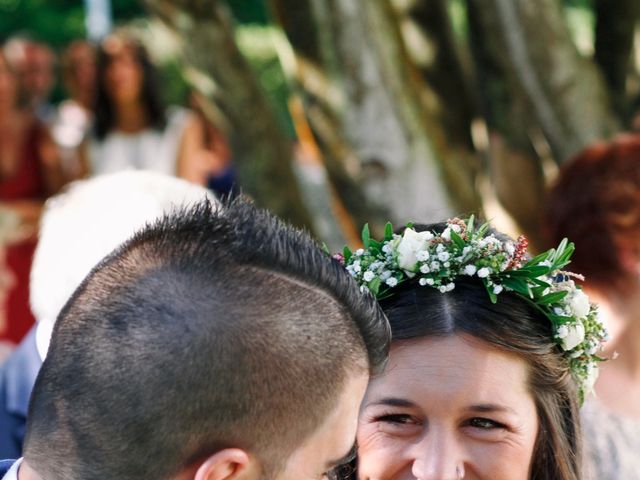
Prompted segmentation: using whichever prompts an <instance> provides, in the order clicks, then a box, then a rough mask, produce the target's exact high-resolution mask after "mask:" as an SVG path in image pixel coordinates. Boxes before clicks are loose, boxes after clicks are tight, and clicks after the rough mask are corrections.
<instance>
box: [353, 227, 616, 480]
mask: <svg viewBox="0 0 640 480" xmlns="http://www.w3.org/2000/svg"><path fill="white" fill-rule="evenodd" d="M471 223H472V222H471ZM469 225H470V223H469V222H467V223H466V224H465V223H463V222H462V221H458V222H457V223H455V222H454V223H452V222H450V223H449V225H447V224H438V225H430V226H415V227H413V228H412V229H409V228H408V229H406V230H405V231H404V235H403V236H402V237H401V236H399V235H395V236H392V235H390V233H389V234H388V235H387V237H388V238H387V239H386V240H385V241H384V242H380V243H378V242H375V241H370V242H371V245H373V247H372V248H373V250H374V251H376V252H377V250H376V249H379V250H380V252H381V253H380V254H379V255H378V254H377V253H376V254H375V259H373V260H372V262H369V260H368V259H369V257H368V255H369V254H370V252H371V251H372V249H371V248H368V249H365V250H362V251H358V252H355V253H354V254H353V255H352V258H347V259H345V261H346V264H347V269H348V270H349V271H350V272H351V273H352V275H354V276H355V277H356V278H357V279H360V278H361V277H362V280H361V284H362V285H363V286H365V287H367V288H369V289H371V290H372V291H373V292H374V293H376V294H377V296H378V298H379V301H380V305H381V306H382V308H383V310H384V312H385V313H386V315H387V317H388V319H389V323H390V325H391V330H392V337H393V341H392V349H391V355H390V360H389V363H388V365H387V367H386V370H385V371H384V372H383V373H382V374H381V375H378V376H377V377H374V378H373V379H372V380H371V382H370V384H369V387H368V390H367V393H366V396H365V399H364V402H363V404H362V407H361V414H360V420H359V426H358V434H357V443H358V462H357V478H358V479H361V480H414V479H417V480H455V479H461V478H464V479H466V480H534V479H554V480H578V479H580V478H581V472H580V461H579V458H580V448H581V444H580V431H579V416H578V405H579V397H580V395H581V394H582V393H587V392H588V390H589V388H590V386H592V381H593V378H594V376H595V374H594V375H592V376H589V375H587V376H581V372H582V373H584V372H592V369H593V368H594V367H592V366H591V363H589V362H590V357H589V355H590V354H589V353H588V352H586V350H584V351H583V347H584V345H583V343H582V342H585V341H589V340H588V338H589V333H588V331H589V330H590V329H591V327H592V325H591V324H590V323H589V322H590V320H589V318H590V317H589V315H590V313H589V312H590V311H591V309H592V308H593V307H590V306H589V304H588V303H587V308H584V309H582V310H580V309H578V308H576V309H574V310H575V311H571V310H569V307H566V309H565V310H563V315H564V316H563V320H562V322H564V323H562V324H560V325H558V324H555V323H554V321H556V320H557V319H556V318H555V317H554V315H555V313H554V312H559V310H555V309H558V308H565V307H554V309H551V313H549V311H548V310H545V308H544V306H543V305H542V304H543V302H551V301H557V300H559V299H560V300H561V301H565V302H569V299H572V298H573V296H579V294H577V293H576V292H579V290H575V288H576V287H575V285H574V284H572V287H571V288H572V289H573V290H571V291H568V293H567V294H554V293H551V295H554V296H548V295H549V290H551V291H552V292H553V289H554V288H556V287H557V285H556V284H555V282H556V281H558V280H557V279H558V278H559V275H560V273H561V274H562V275H569V274H567V273H566V272H562V271H560V270H559V269H557V268H556V267H557V265H556V264H555V263H554V262H556V261H557V260H558V258H560V257H562V254H561V253H558V251H562V249H561V248H559V249H558V251H556V252H555V253H552V254H550V255H548V257H547V258H546V259H542V260H540V259H536V260H534V261H533V262H534V263H536V264H538V263H540V264H541V265H542V266H546V267H545V268H547V269H548V272H546V273H544V276H539V277H537V280H536V281H542V280H540V279H544V282H543V283H545V282H548V283H545V285H546V286H545V288H543V289H542V290H545V289H546V290H545V291H544V293H540V292H542V290H541V291H540V292H537V293H536V295H537V294H538V293H539V294H541V295H543V297H541V298H544V300H539V299H538V300H536V299H534V300H528V299H526V298H524V297H523V296H522V295H520V294H518V292H516V291H513V290H512V289H511V288H507V287H506V285H507V284H508V285H512V286H515V285H513V284H511V283H509V282H507V281H506V280H504V279H505V278H506V277H508V276H509V275H510V276H511V277H510V278H514V277H515V276H516V275H521V277H520V278H523V277H522V275H525V273H526V272H528V271H529V270H531V272H534V271H535V273H536V274H537V273H539V272H542V270H544V268H540V267H538V266H536V267H533V266H532V265H531V263H526V264H525V263H524V262H525V260H524V256H525V253H526V252H525V247H526V242H524V241H522V240H521V241H519V242H513V243H509V242H510V240H507V239H504V238H503V237H502V236H500V235H499V234H497V233H494V234H491V233H489V234H488V235H487V234H486V233H485V234H483V235H481V236H480V237H474V232H473V229H472V228H469ZM454 227H455V229H454ZM407 231H408V232H409V235H407ZM427 232H429V233H427ZM453 232H456V233H453ZM365 237H366V235H365ZM407 237H411V241H412V242H413V243H416V245H417V246H416V245H413V243H412V245H413V246H410V247H407V245H406V244H405V243H406V242H404V239H405V238H407ZM418 237H422V240H420V239H419V238H418ZM476 238H478V244H479V245H480V244H481V245H485V246H487V245H488V247H487V248H489V250H490V251H489V250H488V251H487V252H488V253H487V252H484V253H482V255H480V254H478V256H476V257H474V258H473V259H472V260H468V261H467V260H464V259H465V258H467V259H468V258H471V257H472V256H473V253H472V250H473V249H475V248H476V246H475V245H476V243H474V242H475V241H476V240H475V239H476ZM487 239H488V240H487ZM366 240H368V239H367V238H365V243H367V241H366ZM453 243H457V244H458V245H457V246H455V245H453ZM418 244H419V245H418ZM503 247H504V252H506V253H505V255H504V258H503V257H500V255H502V254H501V253H500V252H501V251H502V250H501V249H502V248H503ZM512 247H513V248H512ZM483 248H484V247H483ZM458 249H459V250H460V252H458V253H456V252H457V250H458ZM408 251H409V253H408ZM463 252H466V253H463ZM349 253H350V252H347V256H348V257H349ZM436 256H437V257H438V259H437V260H436V259H435V258H434V257H436ZM566 256H567V259H568V257H569V256H570V253H569V254H567V255H566ZM414 257H415V258H414ZM430 259H431V260H430ZM495 259H499V261H497V262H493V261H494V260H495ZM455 262H458V263H459V265H455ZM465 262H467V263H465ZM491 262H493V263H491ZM400 263H402V265H404V266H399V267H398V265H399V264H400ZM379 264H383V265H382V266H381V265H379ZM378 267H380V268H378ZM532 268H534V269H536V270H532ZM407 269H412V270H407ZM455 269H459V271H460V272H463V273H459V274H455V273H452V272H453V271H454V270H455ZM510 269H512V270H510ZM374 271H375V272H378V273H375V275H373V274H368V273H367V272H374ZM407 271H410V272H411V273H410V274H407ZM514 271H519V272H520V273H515V274H514V273H513V272H514ZM398 272H401V273H398ZM500 272H502V273H500ZM559 272H560V273H559ZM500 275H503V277H500ZM374 277H377V278H380V279H381V286H380V288H378V287H379V285H378V284H377V283H376V282H375V278H374ZM500 278H502V280H500ZM434 279H435V280H434ZM390 280H391V282H390ZM394 280H395V281H394ZM501 281H502V283H498V282H501ZM438 282H439V283H440V285H438ZM561 283H562V284H563V285H564V284H566V283H567V280H566V279H563V280H562V281H561ZM503 286H504V288H503ZM491 293H493V294H494V295H491ZM532 295H533V294H532ZM580 298H582V297H580ZM563 299H565V300H563ZM536 302H539V303H536ZM587 302H588V299H587ZM574 303H575V302H574ZM578 310H580V312H578ZM583 310H584V311H583ZM576 312H578V313H579V314H578V313H576ZM580 319H582V320H580ZM572 322H573V323H572ZM583 323H584V325H583ZM578 324H579V325H580V327H577V325H578ZM563 325H564V326H565V328H564V329H563V328H562V326H563ZM598 328H599V327H598ZM598 328H596V329H595V330H594V331H596V330H597V331H598V332H600V331H599V330H598ZM565 329H566V330H571V332H574V331H578V330H580V332H581V333H582V335H581V338H577V335H573V333H572V334H571V335H573V336H575V337H576V338H575V339H574V338H572V341H571V342H569V340H568V336H567V335H564V333H565V332H564V330H565ZM585 330H586V331H587V335H586V337H585ZM600 333H602V332H600ZM603 335H604V334H603ZM569 336H570V335H569ZM573 340H575V341H573ZM594 348H595V347H594ZM567 350H569V352H568V351H567ZM594 351H595V350H594ZM567 353H569V354H567ZM577 358H581V360H580V362H578V363H573V364H572V362H574V361H575V359H577Z"/></svg>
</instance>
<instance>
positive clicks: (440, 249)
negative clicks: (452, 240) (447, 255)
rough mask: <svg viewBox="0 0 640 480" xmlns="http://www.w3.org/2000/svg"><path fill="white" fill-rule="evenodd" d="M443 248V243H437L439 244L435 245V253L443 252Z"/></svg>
mask: <svg viewBox="0 0 640 480" xmlns="http://www.w3.org/2000/svg"><path fill="white" fill-rule="evenodd" d="M444 250H445V248H444V245H443V244H441V243H439V244H438V245H437V246H436V253H440V252H444Z"/></svg>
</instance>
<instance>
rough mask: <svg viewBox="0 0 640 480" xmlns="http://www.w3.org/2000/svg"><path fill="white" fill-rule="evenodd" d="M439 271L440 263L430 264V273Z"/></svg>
mask: <svg viewBox="0 0 640 480" xmlns="http://www.w3.org/2000/svg"><path fill="white" fill-rule="evenodd" d="M436 270H440V262H431V271H432V272H433V271H436Z"/></svg>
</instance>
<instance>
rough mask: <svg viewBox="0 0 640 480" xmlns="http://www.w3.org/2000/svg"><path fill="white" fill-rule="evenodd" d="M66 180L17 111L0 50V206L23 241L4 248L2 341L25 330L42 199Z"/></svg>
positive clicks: (37, 126) (42, 131)
mask: <svg viewBox="0 0 640 480" xmlns="http://www.w3.org/2000/svg"><path fill="white" fill-rule="evenodd" d="M63 183H64V177H63V174H62V170H61V167H60V161H59V158H58V155H57V149H56V146H55V144H54V143H53V141H52V140H51V136H50V134H49V131H48V129H47V128H46V126H45V125H44V124H43V123H42V122H41V121H40V120H38V118H37V117H36V116H35V115H34V114H33V112H32V111H29V110H26V109H24V108H20V107H19V106H18V84H17V78H16V74H15V72H14V70H13V66H12V65H10V64H9V62H8V61H7V59H6V57H5V55H4V53H3V52H2V51H0V206H2V207H3V208H6V209H8V210H10V211H12V212H14V213H15V214H17V215H18V217H19V219H20V225H19V229H20V232H21V235H16V237H21V240H19V241H15V242H14V243H12V244H10V245H8V246H7V251H6V255H7V265H8V267H9V269H10V270H11V271H12V272H13V275H14V276H15V279H16V282H15V284H14V286H13V288H12V290H11V291H10V292H9V295H8V298H7V302H8V308H7V315H8V317H9V320H8V322H7V328H6V329H5V330H4V332H1V333H0V338H5V339H9V340H12V341H15V342H17V341H19V340H20V339H21V338H22V336H23V335H24V334H25V333H26V332H27V331H28V330H29V328H30V327H31V324H32V323H33V317H32V315H31V312H30V310H29V301H28V278H29V270H30V268H31V258H32V255H33V251H34V248H35V244H36V240H35V234H36V228H37V223H38V219H39V217H40V213H41V211H42V206H43V203H44V201H45V199H46V198H47V197H48V196H49V195H51V194H53V193H55V192H57V191H58V190H59V189H60V188H61V187H62V185H63Z"/></svg>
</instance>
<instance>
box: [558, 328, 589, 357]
mask: <svg viewBox="0 0 640 480" xmlns="http://www.w3.org/2000/svg"><path fill="white" fill-rule="evenodd" d="M563 326H565V327H567V334H566V336H564V337H560V340H561V343H562V349H563V350H565V351H569V350H573V349H574V348H576V347H577V346H578V345H580V344H581V343H582V342H583V341H584V325H583V324H582V322H576V323H572V324H567V325H563ZM560 328H562V327H560ZM560 328H559V329H558V331H560ZM578 356H579V355H578Z"/></svg>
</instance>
